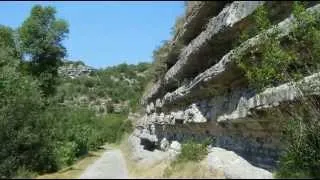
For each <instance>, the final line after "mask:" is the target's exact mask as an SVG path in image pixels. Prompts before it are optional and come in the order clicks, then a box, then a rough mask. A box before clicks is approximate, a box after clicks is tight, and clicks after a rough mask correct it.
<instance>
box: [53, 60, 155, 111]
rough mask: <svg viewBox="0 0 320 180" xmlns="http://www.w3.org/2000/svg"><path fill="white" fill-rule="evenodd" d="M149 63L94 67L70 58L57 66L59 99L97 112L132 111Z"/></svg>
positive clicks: (144, 80)
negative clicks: (58, 68) (77, 62)
mask: <svg viewBox="0 0 320 180" xmlns="http://www.w3.org/2000/svg"><path fill="white" fill-rule="evenodd" d="M149 66H150V64H148V63H139V64H138V65H127V64H120V65H117V66H113V67H107V68H104V69H93V68H90V67H88V66H86V65H85V64H76V63H72V62H70V61H69V62H68V63H65V65H62V66H61V67H60V76H61V78H60V85H59V86H58V88H57V89H58V90H57V91H58V92H57V96H58V98H59V102H60V103H63V104H66V105H71V106H86V107H89V108H90V109H92V110H94V111H95V112H96V113H98V114H106V113H114V112H115V113H128V112H129V111H131V112H134V111H136V110H137V106H138V102H139V99H140V98H141V96H142V92H143V89H144V87H145V86H146V82H147V80H148V78H149V73H148V68H149Z"/></svg>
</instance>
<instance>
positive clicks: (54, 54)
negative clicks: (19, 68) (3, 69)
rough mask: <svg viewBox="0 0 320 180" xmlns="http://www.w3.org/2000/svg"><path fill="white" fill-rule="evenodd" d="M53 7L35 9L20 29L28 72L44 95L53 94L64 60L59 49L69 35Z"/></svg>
mask: <svg viewBox="0 0 320 180" xmlns="http://www.w3.org/2000/svg"><path fill="white" fill-rule="evenodd" d="M55 14H56V10H55V9H54V8H53V7H50V6H48V7H42V6H40V5H36V6H34V7H33V8H32V10H31V14H30V16H29V17H28V18H27V19H26V20H25V21H24V22H23V24H22V26H21V27H20V28H19V36H20V42H21V47H22V51H23V54H24V55H25V56H28V57H30V60H31V61H30V69H29V70H30V72H31V74H32V75H34V76H36V77H38V78H39V79H40V82H41V85H40V87H41V89H42V91H43V92H44V94H45V95H50V94H53V93H54V91H55V85H56V77H57V74H58V73H57V69H58V67H59V65H60V64H61V63H62V58H64V57H65V56H66V49H65V47H64V46H63V45H62V41H63V39H65V38H66V35H67V33H68V32H69V29H68V24H67V22H66V21H64V20H60V19H59V20H57V19H56V17H55Z"/></svg>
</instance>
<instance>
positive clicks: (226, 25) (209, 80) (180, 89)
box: [139, 1, 320, 178]
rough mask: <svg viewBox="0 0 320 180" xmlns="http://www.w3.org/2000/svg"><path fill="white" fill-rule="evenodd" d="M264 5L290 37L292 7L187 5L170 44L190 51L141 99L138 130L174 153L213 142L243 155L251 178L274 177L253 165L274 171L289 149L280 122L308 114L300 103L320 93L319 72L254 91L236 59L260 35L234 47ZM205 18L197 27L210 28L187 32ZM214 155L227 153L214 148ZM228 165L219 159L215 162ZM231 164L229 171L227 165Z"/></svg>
mask: <svg viewBox="0 0 320 180" xmlns="http://www.w3.org/2000/svg"><path fill="white" fill-rule="evenodd" d="M262 5H266V6H267V7H268V8H272V9H273V11H272V14H271V21H272V24H273V25H274V26H277V27H278V28H279V30H280V34H279V37H286V36H287V35H288V34H289V33H290V32H291V31H292V24H293V21H294V18H293V17H292V16H291V15H290V12H289V11H288V9H290V8H288V7H290V6H291V5H292V2H271V1H270V2H265V1H225V2H221V3H218V2H215V4H206V3H205V2H190V3H188V4H187V12H186V16H185V18H186V19H188V18H191V19H190V20H186V22H185V24H184V26H183V27H184V30H181V32H178V33H177V34H176V36H175V38H174V39H173V40H172V41H173V42H175V41H177V40H178V39H179V38H183V39H184V41H183V42H184V43H185V44H184V45H185V46H184V47H183V48H182V49H181V52H180V54H179V56H177V57H176V59H174V60H170V62H172V66H170V68H169V69H168V71H167V72H166V74H165V76H164V78H163V79H160V80H159V81H158V82H157V83H155V85H154V86H153V87H152V88H150V90H149V92H148V93H146V95H145V96H144V97H143V98H142V102H143V104H144V105H145V112H146V113H145V116H144V121H143V122H144V123H143V125H142V124H141V125H140V126H139V127H142V128H144V129H148V130H149V132H148V133H149V134H150V142H152V143H153V144H154V146H155V147H156V149H159V150H162V151H169V149H170V147H171V145H172V146H173V147H178V145H177V143H181V142H183V141H185V140H189V139H194V140H197V141H199V142H200V141H202V140H204V139H207V138H209V139H211V146H216V147H220V148H223V149H226V150H230V151H232V153H236V155H237V156H241V158H243V159H244V160H243V161H242V160H241V162H243V164H244V165H245V166H247V167H248V168H249V166H250V168H249V169H251V170H252V172H254V173H257V174H256V175H257V176H255V175H254V176H252V177H261V178H269V177H270V173H268V172H265V171H263V170H259V169H255V168H253V167H251V165H248V164H247V162H249V163H251V164H252V165H254V166H257V167H261V168H265V169H268V170H270V169H273V168H275V167H276V165H277V161H278V160H279V156H280V154H281V152H282V150H283V149H284V143H283V142H282V141H281V139H282V138H281V137H282V135H281V134H282V130H283V129H282V128H283V126H282V125H283V124H285V123H286V121H287V120H288V119H290V118H291V117H292V114H297V115H299V114H303V111H302V110H301V108H300V106H301V101H300V100H301V99H302V98H304V97H318V96H319V93H320V74H319V73H315V74H312V75H309V76H306V77H304V78H303V79H301V80H300V81H297V82H291V83H284V84H279V85H277V86H275V87H270V88H267V89H265V90H263V91H261V92H256V91H254V90H252V89H249V88H248V82H247V81H246V78H245V76H244V74H243V72H242V71H241V70H240V69H239V68H238V67H237V66H236V64H235V59H236V57H237V53H239V52H247V51H249V50H250V49H252V48H255V47H256V46H257V45H259V43H261V33H258V34H257V35H255V36H253V37H250V38H249V39H248V40H246V41H244V42H242V44H240V45H239V46H233V45H232V42H234V41H235V40H236V39H237V38H239V35H240V34H239V32H240V31H241V30H244V29H247V28H250V27H253V26H254V24H253V22H252V14H253V13H254V12H255V10H256V9H257V8H258V7H260V6H262ZM209 6H214V7H215V8H213V10H212V13H211V14H210V13H208V14H206V13H204V12H201V11H204V9H206V8H205V7H209ZM308 7H309V8H308V11H320V5H317V4H312V3H309V6H308ZM211 8H212V7H211ZM198 11H200V12H198ZM209 14H210V15H209ZM197 16H199V17H197ZM204 16H206V18H207V21H206V23H205V24H206V25H203V24H201V23H200V24H199V26H201V27H204V28H201V30H197V29H196V30H188V29H190V28H191V27H193V26H194V25H192V24H193V23H195V22H197V21H193V20H192V19H197V18H198V19H203V18H204ZM206 18H204V19H206ZM199 21H200V20H199ZM200 22H201V21H200ZM188 23H190V24H189V25H188ZM273 30H274V29H273V28H270V29H269V30H267V32H266V33H272V31H273ZM186 34H188V35H186ZM181 82H184V83H181ZM141 122H142V121H141ZM141 133H142V132H141ZM152 136H156V138H151V137H152ZM145 137H149V136H143V138H144V139H147V138H145ZM155 139H156V140H155ZM172 143H174V144H172ZM178 149H179V148H178ZM215 153H217V154H219V153H220V154H228V153H229V152H228V153H226V152H222V151H220V149H215ZM232 156H235V154H232ZM211 160H212V159H211ZM222 160H223V159H222ZM222 160H221V157H220V159H215V161H222ZM240 164H241V163H240ZM226 166H228V168H229V165H226ZM230 167H231V165H230ZM225 168H226V169H228V168H227V167H225ZM229 170H230V168H229V169H228V170H226V172H227V173H229V175H228V176H229V177H231V178H235V177H238V175H239V174H241V172H235V173H234V174H232V172H231V171H229ZM249 178H250V177H249Z"/></svg>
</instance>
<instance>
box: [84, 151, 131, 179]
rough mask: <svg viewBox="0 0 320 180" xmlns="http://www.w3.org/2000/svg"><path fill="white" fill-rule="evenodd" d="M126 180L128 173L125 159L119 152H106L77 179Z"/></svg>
mask: <svg viewBox="0 0 320 180" xmlns="http://www.w3.org/2000/svg"><path fill="white" fill-rule="evenodd" d="M111 178H117V179H126V178H128V171H127V167H126V163H125V159H124V158H123V155H122V153H121V151H120V150H118V149H112V150H107V151H106V152H104V154H103V155H102V156H101V157H100V158H99V159H98V160H97V161H96V162H94V163H93V164H92V165H90V166H89V167H88V168H87V169H86V170H85V171H84V172H83V173H82V175H81V176H80V177H79V179H111Z"/></svg>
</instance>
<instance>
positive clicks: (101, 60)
mask: <svg viewBox="0 0 320 180" xmlns="http://www.w3.org/2000/svg"><path fill="white" fill-rule="evenodd" d="M35 4H41V5H52V6H54V7H55V8H56V10H57V17H58V18H63V19H65V20H67V21H68V23H69V30H70V33H69V35H68V38H67V39H66V40H65V41H64V44H65V46H66V48H67V50H68V57H67V58H68V59H72V60H82V61H84V62H85V63H86V64H87V65H90V66H93V67H96V68H100V67H106V66H112V65H117V64H120V63H123V62H126V63H129V64H136V63H138V62H142V61H144V62H146V61H148V62H151V60H152V51H153V50H154V49H155V48H156V47H157V46H159V45H161V42H162V40H168V39H170V38H171V35H170V32H171V27H172V26H173V25H174V22H175V19H176V17H177V16H179V15H181V14H183V11H184V7H183V6H184V5H183V1H175V2H174V1H154V2H152V1H145V2H143V1H140V2H139V1H135V2H134V1H122V2H121V1H118V2H117V1H114V2H112V1H105V2H103V1H96V2H92V1H90V2H89V1H87V2H85V1H79V2H75V1H69V2H67V1H65V2H63V1H60V2H58V1H56V2H53V1H47V2H45V1H29V2H27V1H21V2H17V1H11V2H10V1H8V2H0V24H2V25H7V26H10V27H13V28H17V27H18V26H19V25H21V24H22V22H23V21H24V20H25V19H26V17H27V16H28V15H29V13H30V10H31V8H32V6H33V5H35Z"/></svg>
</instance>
